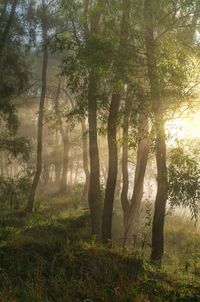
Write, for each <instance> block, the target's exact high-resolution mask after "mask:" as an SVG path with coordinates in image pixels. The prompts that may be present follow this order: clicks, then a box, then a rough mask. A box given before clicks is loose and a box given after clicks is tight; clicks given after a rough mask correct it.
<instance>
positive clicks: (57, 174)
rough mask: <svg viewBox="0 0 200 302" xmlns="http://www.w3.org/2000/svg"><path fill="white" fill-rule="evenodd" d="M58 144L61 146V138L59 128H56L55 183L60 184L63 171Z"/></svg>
mask: <svg viewBox="0 0 200 302" xmlns="http://www.w3.org/2000/svg"><path fill="white" fill-rule="evenodd" d="M58 146H59V138H58V130H56V137H55V148H54V166H55V185H58V184H59V183H60V178H61V171H62V165H61V160H60V157H59V153H58V151H57V150H58Z"/></svg>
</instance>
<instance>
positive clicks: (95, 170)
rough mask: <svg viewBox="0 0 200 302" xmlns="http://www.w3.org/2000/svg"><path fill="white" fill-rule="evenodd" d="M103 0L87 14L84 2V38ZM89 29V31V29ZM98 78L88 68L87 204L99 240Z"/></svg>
mask: <svg viewBox="0 0 200 302" xmlns="http://www.w3.org/2000/svg"><path fill="white" fill-rule="evenodd" d="M105 4H106V1H105V0H97V1H96V3H95V4H94V7H95V10H93V12H92V14H90V15H89V14H88V7H89V1H87V0H86V1H85V8H84V15H85V20H88V19H89V21H90V26H88V23H87V21H86V22H85V23H84V28H85V34H86V36H88V35H89V36H91V37H95V35H97V34H98V31H99V25H100V20H101V16H102V12H103V10H104V8H105ZM89 28H90V29H89ZM98 84H99V76H98V75H97V74H96V71H95V69H94V67H90V76H89V84H88V122H89V156H90V184H89V192H88V203H89V208H90V214H91V227H92V234H93V235H95V236H96V238H97V239H98V240H99V239H100V232H101V212H102V204H101V190H100V165H99V149H98V141H97V93H98Z"/></svg>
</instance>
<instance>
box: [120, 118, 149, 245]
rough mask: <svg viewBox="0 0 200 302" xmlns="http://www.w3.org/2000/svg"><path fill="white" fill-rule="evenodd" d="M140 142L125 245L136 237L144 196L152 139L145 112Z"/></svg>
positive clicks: (140, 119) (141, 121)
mask: <svg viewBox="0 0 200 302" xmlns="http://www.w3.org/2000/svg"><path fill="white" fill-rule="evenodd" d="M138 131H139V136H140V137H139V140H140V141H139V143H138V148H137V162H136V169H135V179H134V188H133V195H132V199H131V205H130V207H129V212H128V217H127V220H126V222H125V229H124V246H125V244H126V241H127V239H128V240H129V239H130V240H132V239H134V238H135V237H136V235H137V231H138V224H139V216H140V206H141V201H142V196H143V187H144V177H145V172H146V166H147V161H148V155H149V148H150V141H149V138H148V137H145V135H146V136H147V135H148V117H147V116H146V115H145V114H144V113H140V114H139V125H138Z"/></svg>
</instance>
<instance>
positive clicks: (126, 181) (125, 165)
mask: <svg viewBox="0 0 200 302" xmlns="http://www.w3.org/2000/svg"><path fill="white" fill-rule="evenodd" d="M130 105H131V102H130V100H129V98H128V95H127V97H126V102H125V108H124V120H123V145H122V176H123V184H122V193H121V204H122V210H123V221H124V228H125V225H126V222H127V219H128V213H129V209H130V204H129V201H128V188H129V174H128V129H129V118H130V107H131V106H130Z"/></svg>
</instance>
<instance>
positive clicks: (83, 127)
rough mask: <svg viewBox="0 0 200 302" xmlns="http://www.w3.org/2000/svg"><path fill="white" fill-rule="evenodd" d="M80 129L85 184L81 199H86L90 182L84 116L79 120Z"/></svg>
mask: <svg viewBox="0 0 200 302" xmlns="http://www.w3.org/2000/svg"><path fill="white" fill-rule="evenodd" d="M81 129H82V140H83V170H84V173H85V185H84V189H83V196H82V197H83V200H84V201H86V200H87V197H88V192H89V183H90V171H89V168H88V164H89V163H88V139H87V129H86V125H85V118H83V119H82V120H81Z"/></svg>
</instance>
